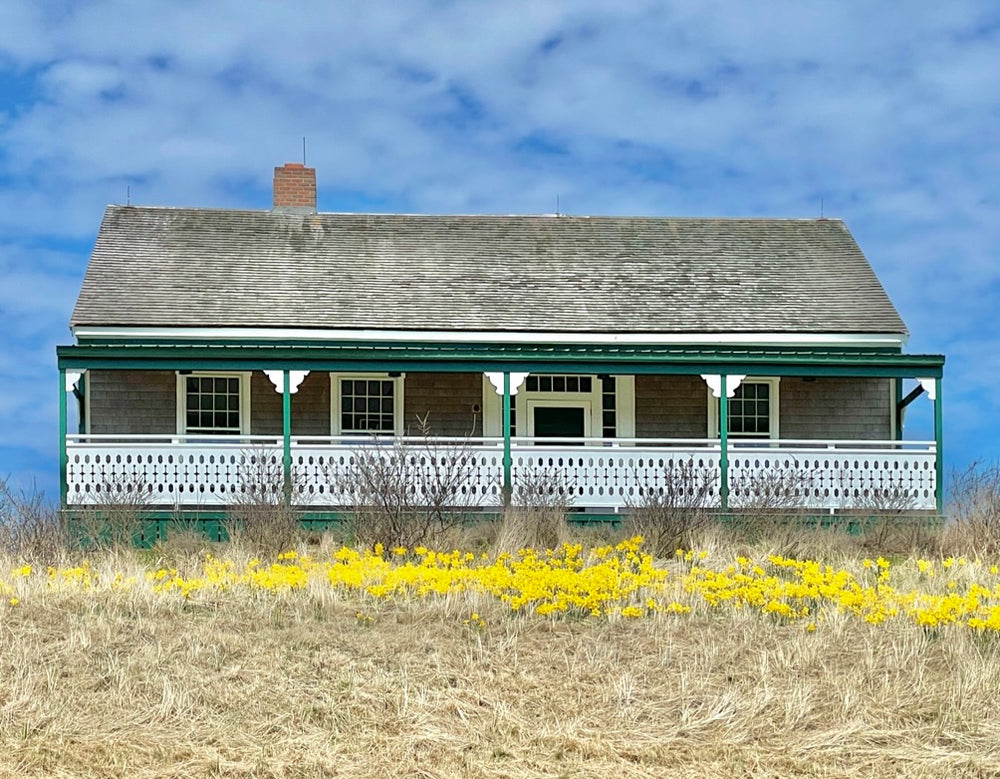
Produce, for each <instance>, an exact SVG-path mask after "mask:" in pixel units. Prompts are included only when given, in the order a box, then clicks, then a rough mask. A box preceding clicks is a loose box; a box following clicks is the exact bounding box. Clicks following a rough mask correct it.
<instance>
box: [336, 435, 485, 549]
mask: <svg viewBox="0 0 1000 779" xmlns="http://www.w3.org/2000/svg"><path fill="white" fill-rule="evenodd" d="M475 460H476V455H475V453H474V452H473V451H472V449H471V447H470V446H469V444H468V443H465V442H458V443H454V444H452V443H437V442H435V440H434V439H433V438H431V437H430V436H429V435H426V434H425V435H423V436H422V437H421V438H419V439H417V440H415V441H407V440H395V441H393V442H391V443H387V444H382V443H381V442H379V441H378V440H376V439H373V440H372V442H371V443H370V444H365V445H360V446H358V447H356V448H355V449H354V450H353V451H352V453H351V456H350V458H349V460H348V462H347V463H346V464H345V465H343V466H338V467H336V468H334V467H329V468H328V470H327V473H326V477H327V481H328V482H329V483H330V485H331V490H332V491H333V492H334V493H339V494H340V495H341V496H342V499H343V500H344V501H345V503H346V504H347V506H348V507H349V511H350V520H349V528H350V530H351V532H352V534H353V536H354V540H355V542H356V543H359V544H362V545H366V546H370V545H374V544H376V543H381V544H383V545H384V546H387V547H389V546H404V547H407V548H413V547H414V546H419V545H427V544H431V545H435V544H436V541H437V539H438V538H440V537H441V534H442V533H445V532H446V531H450V530H452V529H454V528H458V527H461V526H462V525H463V524H464V522H465V521H466V519H467V517H468V512H469V510H470V509H472V508H474V507H476V506H478V505H479V503H480V502H481V499H482V496H481V495H479V494H478V493H476V492H474V491H473V490H472V489H471V484H472V483H473V476H474V474H475V471H476V467H477V466H476V462H475Z"/></svg>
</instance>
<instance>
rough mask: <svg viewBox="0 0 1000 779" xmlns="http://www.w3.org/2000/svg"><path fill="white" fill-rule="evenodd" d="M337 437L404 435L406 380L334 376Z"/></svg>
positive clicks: (382, 376) (344, 375) (334, 429)
mask: <svg viewBox="0 0 1000 779" xmlns="http://www.w3.org/2000/svg"><path fill="white" fill-rule="evenodd" d="M332 380H333V393H332V394H333V398H332V400H333V431H334V435H352V434H357V433H367V434H371V435H399V434H401V433H402V421H403V420H402V411H403V409H402V405H403V384H402V377H395V376H388V375H385V374H383V375H374V376H373V375H365V376H359V375H353V376H352V375H349V374H343V375H339V376H336V375H335V376H333V377H332Z"/></svg>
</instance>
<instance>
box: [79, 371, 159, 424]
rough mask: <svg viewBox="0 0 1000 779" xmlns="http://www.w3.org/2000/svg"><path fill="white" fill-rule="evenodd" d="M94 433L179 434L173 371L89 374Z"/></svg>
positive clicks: (90, 372)
mask: <svg viewBox="0 0 1000 779" xmlns="http://www.w3.org/2000/svg"><path fill="white" fill-rule="evenodd" d="M86 388H87V393H88V394H89V396H90V398H89V403H90V432H91V433H95V434H105V435H108V434H120V435H139V434H144V435H156V434H161V433H162V434H169V433H176V432H177V378H176V374H175V373H174V372H173V371H107V370H104V371H89V372H88V373H87V384H86Z"/></svg>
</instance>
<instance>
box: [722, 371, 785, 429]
mask: <svg viewBox="0 0 1000 779" xmlns="http://www.w3.org/2000/svg"><path fill="white" fill-rule="evenodd" d="M780 382H781V377H780V376H747V377H746V378H745V379H743V381H741V382H740V387H742V386H744V385H746V384H767V385H769V386H770V391H769V392H768V401H769V402H768V419H767V428H768V434H767V437H766V438H765V437H761V438H756V437H754V436H748V435H740V434H738V433H730V434H729V439H730V440H731V441H765V440H771V439H774V438H780V437H781V436H780V434H779V433H780V431H779V428H778V424H779V420H780V418H781V415H780V413H779V402H778V399H779V395H780V393H779V390H780ZM706 394H707V396H708V437H709V438H711V439H716V438H719V402H720V399H719V398H717V397H715V396H714V395H712V390H710V389H706ZM729 400H730V402H732V400H733V399H732V398H731V397H730V398H729Z"/></svg>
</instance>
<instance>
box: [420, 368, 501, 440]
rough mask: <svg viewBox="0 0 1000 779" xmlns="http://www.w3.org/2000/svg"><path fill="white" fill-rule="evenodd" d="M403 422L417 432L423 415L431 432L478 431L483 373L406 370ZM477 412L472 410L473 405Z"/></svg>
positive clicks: (480, 427)
mask: <svg viewBox="0 0 1000 779" xmlns="http://www.w3.org/2000/svg"><path fill="white" fill-rule="evenodd" d="M403 387H404V389H403V397H404V412H403V426H404V428H405V430H406V432H407V433H408V434H410V435H419V434H420V419H422V418H424V417H426V420H427V425H428V427H429V432H430V434H431V435H440V436H456V437H465V436H469V435H474V436H479V435H482V430H483V425H482V420H483V415H482V405H483V376H482V374H480V373H408V374H406V379H405V381H404V384H403ZM474 406H475V407H478V408H479V412H474V411H473V407H474Z"/></svg>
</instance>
